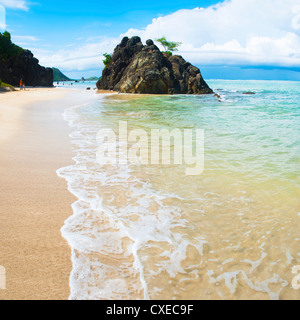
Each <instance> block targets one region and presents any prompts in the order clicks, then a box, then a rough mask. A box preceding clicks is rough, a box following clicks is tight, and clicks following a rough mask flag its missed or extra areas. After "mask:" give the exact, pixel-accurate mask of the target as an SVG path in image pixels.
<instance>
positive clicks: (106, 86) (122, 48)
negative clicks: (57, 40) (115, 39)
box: [97, 37, 213, 94]
mask: <svg viewBox="0 0 300 320" xmlns="http://www.w3.org/2000/svg"><path fill="white" fill-rule="evenodd" d="M97 88H98V89H99V90H113V91H118V92H122V93H145V94H212V93H213V91H212V90H211V89H210V88H209V86H208V85H207V84H206V82H205V81H204V79H203V77H202V75H201V72H200V70H199V69H198V68H197V67H195V66H193V65H192V64H191V63H189V62H187V61H185V60H184V59H183V58H182V57H181V56H179V55H174V56H171V55H169V54H168V53H163V52H161V51H160V49H159V48H158V47H157V46H156V45H155V44H154V42H153V41H152V40H148V41H147V42H146V45H143V43H142V42H141V39H140V37H132V38H131V39H129V38H128V37H125V38H123V40H122V41H121V43H120V44H119V45H118V46H117V47H116V48H115V50H114V53H113V55H112V59H111V62H110V63H109V65H108V66H106V68H105V69H104V70H103V73H102V78H101V79H100V80H99V81H98V82H97Z"/></svg>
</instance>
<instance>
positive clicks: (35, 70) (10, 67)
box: [0, 50, 53, 87]
mask: <svg viewBox="0 0 300 320" xmlns="http://www.w3.org/2000/svg"><path fill="white" fill-rule="evenodd" d="M0 79H1V80H2V81H3V82H6V83H9V84H11V85H13V86H19V83H20V80H21V79H23V81H24V83H25V85H26V86H34V87H37V86H41V87H52V86H53V70H52V69H51V68H44V67H41V66H40V65H39V60H38V59H36V58H34V56H33V54H32V53H31V52H30V51H29V50H23V51H22V52H21V53H20V54H18V55H14V56H9V57H5V58H1V52H0Z"/></svg>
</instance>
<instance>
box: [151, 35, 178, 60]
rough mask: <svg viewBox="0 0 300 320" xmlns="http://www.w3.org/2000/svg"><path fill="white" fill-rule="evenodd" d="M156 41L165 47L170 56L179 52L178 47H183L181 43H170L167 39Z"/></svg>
mask: <svg viewBox="0 0 300 320" xmlns="http://www.w3.org/2000/svg"><path fill="white" fill-rule="evenodd" d="M156 41H157V42H159V43H160V44H161V45H162V46H163V47H164V49H165V51H166V53H168V54H169V55H170V56H171V55H172V54H173V52H175V51H178V47H179V46H180V45H181V42H173V41H168V40H167V39H166V37H162V38H160V39H156Z"/></svg>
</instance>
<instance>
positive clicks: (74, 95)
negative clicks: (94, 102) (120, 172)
mask: <svg viewBox="0 0 300 320" xmlns="http://www.w3.org/2000/svg"><path fill="white" fill-rule="evenodd" d="M88 97H92V95H91V93H90V94H87V93H85V92H83V91H82V90H68V89H63V90H61V89H55V88H45V89H40V88H38V89H27V90H26V91H22V92H20V91H15V92H9V93H4V94H1V95H0V123H1V127H0V137H1V138H0V153H1V157H0V173H1V179H2V183H1V187H0V194H1V195H0V208H1V210H0V226H1V227H0V243H1V245H0V248H1V249H0V266H3V267H4V268H5V270H6V290H0V300H61V299H62V300H66V299H68V297H69V295H70V288H69V277H70V273H71V270H72V261H71V249H70V246H69V244H68V243H67V241H66V240H65V239H64V238H63V237H62V235H61V228H62V227H63V225H64V222H65V220H66V219H67V218H69V217H70V216H71V215H72V214H73V212H72V207H71V205H72V203H73V202H74V201H76V198H75V197H74V196H73V195H72V194H71V193H70V192H69V190H68V186H67V183H66V181H65V180H64V179H61V178H59V177H58V176H57V173H56V170H58V169H59V168H61V167H64V166H67V165H70V164H72V161H73V160H72V148H71V142H70V139H69V136H68V135H69V134H70V128H69V127H68V123H67V122H66V121H65V120H64V119H63V113H64V110H65V109H66V108H68V107H71V106H73V105H76V104H80V103H82V104H83V103H86V101H87V100H88V99H89V98H88Z"/></svg>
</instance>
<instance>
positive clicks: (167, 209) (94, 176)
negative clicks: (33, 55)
mask: <svg viewBox="0 0 300 320" xmlns="http://www.w3.org/2000/svg"><path fill="white" fill-rule="evenodd" d="M100 103H101V101H100V100H99V102H98V104H100ZM82 107H83V106H76V107H72V108H69V109H67V110H66V111H65V114H64V117H65V120H66V121H68V123H69V125H70V127H71V128H72V130H73V131H72V133H71V135H70V137H71V139H72V145H73V149H74V151H75V156H74V158H73V160H74V161H75V164H74V165H71V166H69V167H66V168H61V169H59V170H58V171H57V174H58V175H59V176H60V177H62V178H65V179H66V180H67V182H68V188H69V190H70V192H72V193H73V194H74V195H75V196H76V197H77V198H78V201H77V202H75V203H74V204H73V211H74V214H73V216H71V217H70V218H69V219H68V220H67V221H66V222H65V225H64V227H63V228H62V235H63V237H64V238H65V239H66V240H67V241H68V242H69V244H70V246H71V248H72V261H73V270H72V274H71V277H70V287H71V295H70V299H75V300H76V299H80V300H81V299H128V298H131V297H132V298H133V299H136V297H138V296H140V295H141V292H143V298H144V299H149V292H148V286H147V281H146V279H145V275H144V263H146V262H147V260H151V257H150V256H143V258H141V256H140V252H139V251H140V250H141V248H144V247H145V245H146V244H147V246H148V247H151V245H150V243H151V242H153V243H166V244H168V247H170V248H172V249H171V250H166V251H165V252H164V255H163V257H164V259H163V261H162V262H161V264H160V268H159V271H158V272H161V271H162V270H166V271H167V272H168V273H169V275H170V276H171V277H174V276H175V275H176V274H177V273H178V272H184V270H183V269H182V267H181V261H182V260H184V259H185V258H186V251H187V247H188V246H189V245H190V246H193V247H195V248H196V250H197V251H198V252H199V253H200V254H202V252H203V244H204V243H205V240H202V239H201V238H199V239H198V240H197V239H195V241H194V242H193V243H191V242H190V241H188V240H187V238H186V237H185V235H184V234H181V233H176V232H174V231H173V230H174V228H176V227H184V226H185V224H186V221H185V220H184V219H182V218H181V214H182V213H181V210H180V208H178V207H176V206H165V205H164V203H163V201H164V200H165V199H168V198H173V197H174V195H173V194H172V195H168V194H163V193H161V192H158V191H156V190H154V189H153V188H152V186H151V185H150V184H149V183H147V182H143V181H141V180H139V179H137V178H136V177H135V176H134V175H133V174H132V170H131V168H130V166H129V165H116V166H114V167H110V168H103V167H101V166H100V165H99V164H98V163H97V160H96V152H97V141H96V136H97V132H98V130H100V128H101V123H97V122H95V121H94V122H93V121H89V120H88V119H84V117H83V116H82V115H81V114H80V109H81V108H82ZM103 186H105V187H107V188H116V191H117V192H119V193H120V195H122V193H124V192H126V193H127V194H126V201H123V202H121V203H119V204H118V206H116V205H115V203H114V200H116V199H115V198H116V197H118V194H113V193H111V194H110V198H111V199H110V198H106V199H105V200H106V201H104V199H103V195H101V194H99V190H98V188H99V187H101V188H103ZM102 190H103V189H102ZM104 190H105V189H104ZM106 197H107V195H106ZM104 202H106V204H104ZM110 202H111V203H112V204H111V205H110ZM151 206H155V207H156V208H157V209H156V210H154V211H153V210H152V211H151V210H150V209H149V208H150V207H151ZM99 256H100V258H99ZM112 259H113V262H112V263H110V262H109V263H106V261H112ZM142 259H143V261H142ZM131 260H133V262H132V261H131ZM102 261H104V262H102ZM123 261H124V262H123ZM153 272H154V271H153ZM155 272H157V271H155ZM137 278H138V279H139V281H137V280H136V279H137Z"/></svg>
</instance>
